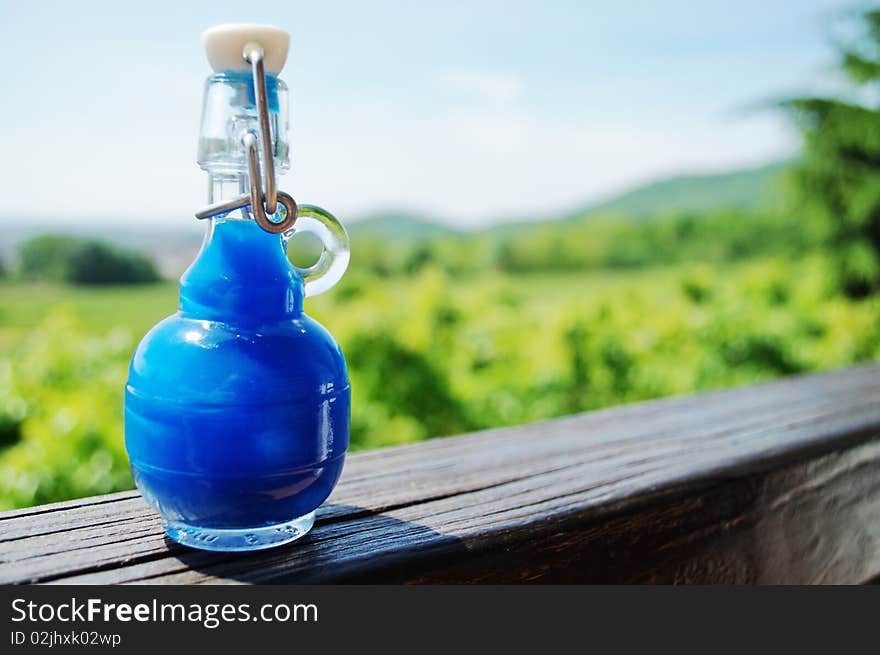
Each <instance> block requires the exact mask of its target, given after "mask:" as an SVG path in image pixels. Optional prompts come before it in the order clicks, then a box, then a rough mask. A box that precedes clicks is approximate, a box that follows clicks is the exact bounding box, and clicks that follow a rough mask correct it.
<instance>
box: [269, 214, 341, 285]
mask: <svg viewBox="0 0 880 655" xmlns="http://www.w3.org/2000/svg"><path fill="white" fill-rule="evenodd" d="M303 233H310V234H314V235H315V236H317V237H318V238H319V239H320V240H321V244H322V245H323V247H324V249H323V250H322V251H321V256H320V257H318V261H316V262H315V263H314V264H312V265H311V266H309V267H307V268H300V267H299V266H294V268H295V269H296V271H297V272H298V273H299V274H300V275H301V276H302V279H303V282H304V283H305V294H306V297H308V296H317V295H318V294H320V293H324V292H325V291H327V289H330V288H331V287H333V286H334V285H335V284H336V283H337V282H339V280H340V279H341V278H342V276H343V275H344V274H345V269H347V268H348V262H349V260H350V259H351V244H350V243H349V240H348V232H346V231H345V227H344V226H343V225H342V223H340V222H339V220H338V219H337V218H336V217H335V216H334V215H333V214H331V213H330V212H328V211H327V210H326V209H321V208H320V207H317V206H316V205H299V206H298V208H297V212H296V222H294V224H293V227H292V228H291V229H290V230H289V231H288V232H286V233H285V236H286V237H287V238H288V239H289V238H290V237H292V236H293V235H294V234H303Z"/></svg>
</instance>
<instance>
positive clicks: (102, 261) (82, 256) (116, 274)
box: [18, 236, 159, 284]
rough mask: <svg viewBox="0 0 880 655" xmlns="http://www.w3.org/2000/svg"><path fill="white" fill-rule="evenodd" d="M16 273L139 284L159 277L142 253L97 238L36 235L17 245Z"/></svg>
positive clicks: (58, 279)
mask: <svg viewBox="0 0 880 655" xmlns="http://www.w3.org/2000/svg"><path fill="white" fill-rule="evenodd" d="M18 253H19V261H20V264H19V273H20V275H21V277H22V278H24V279H31V280H50V281H54V282H68V283H71V284H143V283H147V282H156V281H157V280H159V273H158V271H157V270H156V266H155V264H153V262H152V260H150V259H149V258H148V257H146V256H145V255H143V254H141V253H138V252H133V251H129V250H123V249H121V248H116V247H114V246H111V245H109V244H106V243H103V242H101V241H92V240H83V239H76V238H71V237H63V236H38V237H34V238H32V239H29V240H28V241H25V242H24V243H23V244H22V245H21V246H20V247H19V251H18Z"/></svg>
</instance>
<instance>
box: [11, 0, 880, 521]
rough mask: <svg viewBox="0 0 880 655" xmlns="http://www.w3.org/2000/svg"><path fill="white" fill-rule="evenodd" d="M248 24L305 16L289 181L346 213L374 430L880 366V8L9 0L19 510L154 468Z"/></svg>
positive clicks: (455, 426) (340, 302) (430, 431)
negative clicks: (206, 136) (204, 169)
mask: <svg viewBox="0 0 880 655" xmlns="http://www.w3.org/2000/svg"><path fill="white" fill-rule="evenodd" d="M231 21H248V22H269V23H272V24H276V25H279V26H283V27H285V28H287V29H289V30H290V31H291V33H292V44H291V54H290V58H289V60H288V64H287V67H286V68H285V70H284V72H283V74H282V77H284V78H285V79H286V80H287V82H288V84H289V86H290V89H291V96H292V99H293V108H292V116H291V126H292V144H293V157H292V159H293V161H292V164H293V167H292V171H291V173H290V174H288V175H287V176H286V177H284V178H282V179H281V184H280V186H281V188H283V189H285V190H287V191H289V192H290V193H291V194H292V195H293V196H294V197H295V198H297V200H299V201H301V202H310V203H316V204H320V205H322V206H325V207H327V208H328V209H330V210H331V211H333V212H334V213H336V214H337V215H338V216H339V217H340V218H341V219H342V220H343V221H344V222H346V223H347V224H348V226H349V228H350V233H351V237H352V244H353V245H352V247H353V258H352V263H351V267H350V269H349V272H348V273H347V275H346V277H345V278H344V279H343V281H342V282H341V283H340V284H339V286H337V287H336V288H334V289H333V290H332V291H331V292H328V293H327V294H325V295H323V296H320V297H318V298H315V299H310V300H309V301H308V302H307V306H306V311H307V312H308V313H310V314H311V315H313V316H315V317H316V318H317V319H318V320H319V321H321V322H322V323H323V324H324V325H326V326H327V327H328V328H329V329H330V330H331V331H332V332H333V333H334V335H335V336H336V337H337V338H338V339H339V341H340V343H341V344H342V347H343V350H344V351H345V353H346V356H347V358H348V361H349V366H350V374H351V378H352V387H353V410H352V439H353V447H354V448H355V449H363V448H374V447H380V446H387V445H392V444H399V443H407V442H414V441H419V440H422V439H428V438H431V437H437V436H442V435H448V434H455V433H460V432H464V431H468V430H477V429H481V428H487V427H492V426H503V425H513V424H520V423H525V422H529V421H535V420H539V419H544V418H549V417H553V416H560V415H564V414H570V413H574V412H580V411H584V410H590V409H595V408H599V407H605V406H609V405H616V404H621V403H628V402H633V401H638V400H644V399H649V398H656V397H660V396H668V395H673V394H683V393H690V392H695V391H700V390H706V389H714V388H720V387H727V386H732V385H741V384H748V383H752V382H756V381H759V380H767V379H772V378H775V377H779V376H784V375H790V374H796V373H801V372H807V371H814V370H819V369H827V368H833V367H841V366H846V365H848V364H852V363H855V362H860V361H866V360H872V359H877V358H878V356H880V301H878V289H880V175H878V172H880V92H878V89H880V86H878V83H880V7H878V8H877V11H875V10H874V8H872V7H871V6H869V5H855V6H854V5H852V4H850V3H841V2H830V1H819V0H804V1H802V2H799V3H791V2H783V1H776V0H764V1H762V2H752V1H744V2H738V3H735V4H731V3H729V2H720V1H715V0H703V1H701V2H696V1H689V2H683V1H675V2H663V3H641V2H638V3H616V4H613V5H608V3H599V2H564V1H561V0H560V1H556V2H537V1H532V2H489V1H486V0H480V1H471V2H460V3H456V2H444V3H431V4H430V5H428V4H426V3H403V2H398V3H390V2H375V1H374V2H369V3H355V2H350V3H343V2H322V3H304V2H303V3H299V2H280V1H278V0H264V1H263V2H261V3H259V4H257V5H254V6H253V7H248V8H247V9H244V8H243V6H242V5H241V3H235V4H233V3H232V2H225V1H215V2H212V3H210V4H203V5H202V6H199V5H198V4H191V3H187V4H186V5H185V6H184V5H183V4H181V3H164V2H151V3H138V4H137V5H132V6H126V4H125V3H109V2H107V3H91V2H78V3H58V4H54V5H53V4H51V3H22V2H16V3H12V2H8V1H7V0H2V2H0V41H2V43H3V44H4V48H5V50H6V52H7V53H8V54H9V55H10V57H8V60H9V61H11V62H12V65H11V66H8V67H7V68H6V70H4V81H3V88H4V93H3V102H2V103H0V122H2V124H3V125H4V126H5V130H4V131H3V133H2V135H0V145H2V147H0V153H2V157H0V185H2V187H0V188H2V193H0V227H2V229H0V509H8V508H14V507H24V506H29V505H32V504H37V503H46V502H51V501H56V500H62V499H66V498H73V497H78V496H84V495H91V494H98V493H105V492H109V491H114V490H119V489H126V488H131V487H132V486H133V485H132V481H131V477H130V474H129V471H128V463H127V459H126V456H125V452H124V448H123V442H122V389H123V386H124V383H125V378H126V372H127V365H128V359H129V357H130V355H131V352H132V350H133V348H134V346H135V345H136V343H137V341H138V340H139V339H140V337H141V336H142V335H143V334H144V333H145V332H146V331H147V330H148V329H149V328H150V327H151V326H152V325H153V324H154V323H156V322H157V321H158V320H160V319H161V318H163V317H164V316H166V315H168V314H170V313H172V312H173V311H174V310H175V309H176V303H177V286H176V279H177V277H179V275H180V274H181V273H182V271H183V270H184V269H185V268H186V266H187V265H188V264H189V262H190V261H192V259H193V258H194V256H195V254H196V252H197V251H198V248H199V245H200V243H201V239H202V236H203V233H204V230H205V227H206V226H204V225H202V224H200V223H199V222H198V221H196V220H195V219H194V218H193V217H192V216H193V212H194V211H195V210H196V209H197V208H199V207H200V206H201V205H202V204H203V203H204V201H205V192H206V180H205V177H206V176H205V175H204V174H203V173H201V172H200V171H199V169H198V168H197V166H196V165H195V162H194V159H195V146H196V139H197V134H198V121H199V112H200V103H201V91H202V82H203V80H204V78H205V77H206V76H207V75H208V74H209V72H210V71H209V68H208V65H207V63H206V61H205V59H204V56H203V54H202V49H201V45H200V33H201V31H202V30H203V29H205V28H206V27H209V26H211V25H213V24H217V23H222V22H231ZM314 256H315V251H314V244H310V243H302V242H299V241H297V240H296V239H295V240H294V243H293V244H292V248H291V257H293V258H294V259H295V260H296V261H297V263H299V264H301V265H304V264H307V263H309V258H310V257H314Z"/></svg>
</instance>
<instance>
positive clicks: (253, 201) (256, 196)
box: [196, 43, 297, 234]
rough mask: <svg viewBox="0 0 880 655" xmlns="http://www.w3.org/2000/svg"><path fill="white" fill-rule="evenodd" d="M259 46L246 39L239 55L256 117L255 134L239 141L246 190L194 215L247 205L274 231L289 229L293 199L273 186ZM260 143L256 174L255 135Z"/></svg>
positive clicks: (263, 225)
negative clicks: (251, 85)
mask: <svg viewBox="0 0 880 655" xmlns="http://www.w3.org/2000/svg"><path fill="white" fill-rule="evenodd" d="M263 54H264V53H263V48H262V46H260V44H258V43H248V44H246V45H245V47H244V51H243V52H242V57H243V58H244V60H245V61H247V62H248V63H249V64H250V65H251V73H252V74H253V80H254V97H255V100H256V104H257V118H258V119H259V127H260V129H259V135H257V134H255V133H254V132H253V131H248V132H245V133H244V135H242V139H241V140H242V144H243V145H244V147H245V151H246V152H247V158H248V175H249V176H250V183H251V188H250V193H249V194H246V195H243V196H238V197H237V198H233V199H232V200H227V201H225V202H221V203H215V204H213V205H210V206H208V207H205V208H204V209H202V210H200V211H198V212H196V218H198V219H205V218H212V217H214V216H220V215H221V214H228V213H229V212H231V211H234V210H236V209H243V208H245V207H248V206H250V208H251V212H252V213H253V215H254V220H255V221H256V222H257V224H258V225H259V226H260V227H261V228H263V229H264V230H266V232H272V233H273V234H278V233H280V232H286V231H287V230H289V229H290V228H291V227H292V226H293V224H294V222H295V221H296V211H297V208H296V201H295V200H294V199H293V198H292V197H291V196H290V195H289V194H287V193H284V192H283V191H278V189H277V188H276V186H275V158H274V155H273V148H272V132H271V127H270V125H269V103H268V100H267V93H266V71H265V69H264V67H263ZM258 138H259V140H260V142H261V143H262V145H263V158H262V160H263V166H262V170H263V171H264V172H265V175H260V156H259V148H258V147H257V139H258ZM261 177H262V178H263V179H264V180H265V189H261V188H260V178H261ZM279 202H280V204H281V206H282V207H283V208H284V215H283V216H281V218H280V220H279V221H277V222H276V221H273V220H271V219H270V218H269V216H270V215H273V214H275V213H276V212H277V211H278V204H279Z"/></svg>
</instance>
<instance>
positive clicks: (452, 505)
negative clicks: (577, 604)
mask: <svg viewBox="0 0 880 655" xmlns="http://www.w3.org/2000/svg"><path fill="white" fill-rule="evenodd" d="M878 574H880V366H877V365H868V366H860V367H856V368H851V369H847V370H843V371H837V372H832V373H826V374H821V375H813V376H808V377H800V378H790V379H786V380H783V381H779V382H773V383H769V384H762V385H757V386H753V387H746V388H741V389H734V390H729V391H721V392H716V393H709V394H702V395H695V396H688V397H684V398H676V399H666V400H659V401H653V402H647V403H642V404H638V405H629V406H623V407H618V408H614V409H608V410H603V411H598V412H591V413H588V414H581V415H577V416H571V417H567V418H563V419H558V420H552V421H546V422H542V423H537V424H534V425H525V426H520V427H515V428H505V429H498V430H489V431H486V432H480V433H476V434H470V435H463V436H459V437H451V438H446V439H437V440H433V441H428V442H425V443H420V444H416V445H412V446H403V447H399V448H389V449H385V450H377V451H371V452H364V453H357V454H354V455H352V456H351V457H350V458H349V461H348V463H347V464H346V469H345V472H344V473H343V477H342V480H341V482H340V484H339V486H338V487H337V489H336V491H335V492H334V493H333V495H332V497H331V498H330V501H329V502H328V504H326V505H325V506H324V507H322V508H321V509H320V510H319V518H318V521H317V523H316V526H315V528H314V529H313V530H312V532H311V533H310V534H309V535H307V536H306V537H305V538H303V539H301V540H300V541H298V542H296V543H294V544H292V545H290V546H287V547H283V548H279V549H276V550H270V551H264V552H262V553H257V554H247V555H230V554H217V553H207V552H199V551H194V550H189V549H186V548H183V547H180V546H177V545H175V544H173V543H171V542H169V541H168V540H166V539H165V538H164V537H163V534H162V530H161V527H160V523H159V520H158V518H157V516H156V515H154V514H153V512H151V511H150V509H149V508H148V507H147V506H146V505H145V504H144V502H143V501H142V500H141V499H140V497H139V496H138V495H137V494H136V493H135V492H125V493H118V494H112V495H109V496H98V497H94V498H83V499H80V500H75V501H70V502H64V503H57V504H53V505H45V506H42V507H31V508H28V509H22V510H17V511H13V512H6V513H4V514H0V581H2V582H7V583H8V582H14V583H26V582H57V583H121V582H150V583H204V582H260V583H262V582H416V583H428V582H441V583H445V582H487V583H489V582H501V583H505V582H658V583H752V582H757V583H830V582H833V583H858V582H863V581H865V580H868V579H870V578H872V577H874V576H876V575H878Z"/></svg>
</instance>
